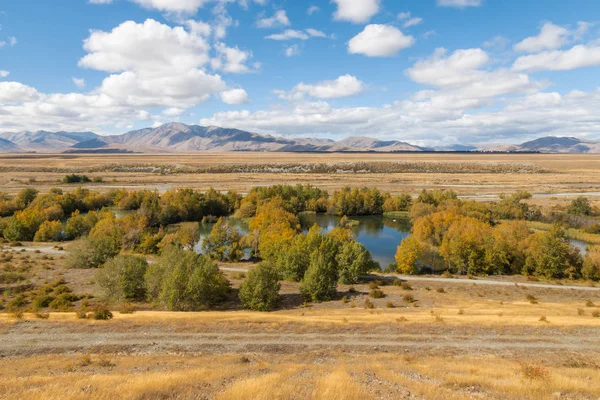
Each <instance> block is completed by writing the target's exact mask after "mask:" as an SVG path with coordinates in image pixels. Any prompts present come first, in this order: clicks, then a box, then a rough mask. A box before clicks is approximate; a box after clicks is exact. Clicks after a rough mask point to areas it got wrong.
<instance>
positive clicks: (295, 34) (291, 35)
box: [265, 28, 327, 40]
mask: <svg viewBox="0 0 600 400" xmlns="http://www.w3.org/2000/svg"><path fill="white" fill-rule="evenodd" d="M312 37H321V38H325V37H327V35H326V34H325V33H324V32H321V31H319V30H317V29H312V28H308V29H306V30H304V31H298V30H294V29H286V30H285V31H283V32H281V33H274V34H272V35H269V36H265V39H270V40H294V39H298V40H308V39H310V38H312Z"/></svg>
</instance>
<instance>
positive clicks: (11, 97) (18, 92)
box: [0, 82, 39, 104]
mask: <svg viewBox="0 0 600 400" xmlns="http://www.w3.org/2000/svg"><path fill="white" fill-rule="evenodd" d="M38 97H39V93H38V92H37V90H35V89H34V88H32V87H30V86H27V85H23V84H22V83H19V82H0V104H16V103H23V102H26V101H33V100H36V99H37V98H38Z"/></svg>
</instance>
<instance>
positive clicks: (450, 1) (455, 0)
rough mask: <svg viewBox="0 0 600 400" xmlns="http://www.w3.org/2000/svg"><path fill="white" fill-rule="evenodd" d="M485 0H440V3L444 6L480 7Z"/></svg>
mask: <svg viewBox="0 0 600 400" xmlns="http://www.w3.org/2000/svg"><path fill="white" fill-rule="evenodd" d="M482 3H483V0H438V5H439V6H442V7H456V8H464V7H479V6H481V4H482Z"/></svg>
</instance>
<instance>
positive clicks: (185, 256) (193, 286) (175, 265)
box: [145, 246, 230, 311]
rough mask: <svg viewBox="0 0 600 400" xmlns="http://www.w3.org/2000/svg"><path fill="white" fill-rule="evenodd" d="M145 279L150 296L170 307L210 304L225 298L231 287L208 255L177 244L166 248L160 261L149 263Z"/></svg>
mask: <svg viewBox="0 0 600 400" xmlns="http://www.w3.org/2000/svg"><path fill="white" fill-rule="evenodd" d="M145 280H146V287H147V289H148V296H149V298H157V299H158V301H159V302H160V303H161V304H163V305H164V306H165V307H167V308H168V309H169V310H171V311H198V310H203V309H206V308H209V307H211V306H214V305H216V304H218V303H220V302H222V301H224V300H225V299H226V298H227V294H228V293H229V290H230V285H229V282H228V281H227V279H225V277H224V276H223V274H222V273H221V271H219V267H218V266H217V265H216V264H215V263H214V262H213V261H212V260H211V259H210V258H209V257H206V256H203V255H199V254H196V253H194V252H193V251H186V250H183V249H182V248H180V247H177V246H170V247H168V248H166V249H165V250H163V253H162V254H161V257H160V259H159V260H158V262H157V263H155V264H152V265H150V266H149V267H148V270H147V272H146V277H145ZM154 296H156V297H154Z"/></svg>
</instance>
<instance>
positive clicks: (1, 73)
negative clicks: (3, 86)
mask: <svg viewBox="0 0 600 400" xmlns="http://www.w3.org/2000/svg"><path fill="white" fill-rule="evenodd" d="M9 75H10V72H8V71H5V70H0V78H6V77H8V76H9Z"/></svg>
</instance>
